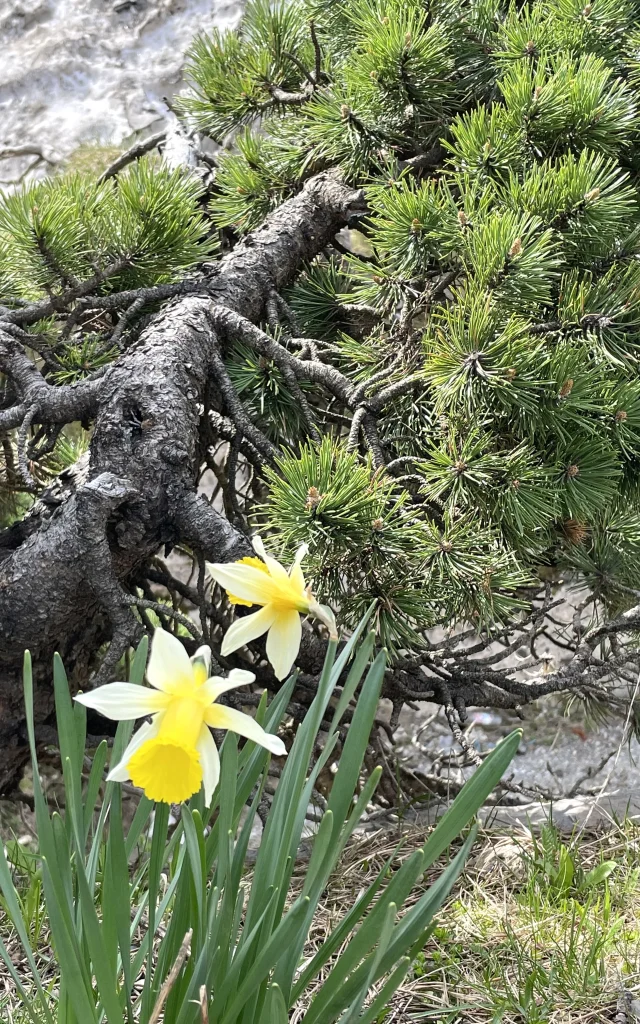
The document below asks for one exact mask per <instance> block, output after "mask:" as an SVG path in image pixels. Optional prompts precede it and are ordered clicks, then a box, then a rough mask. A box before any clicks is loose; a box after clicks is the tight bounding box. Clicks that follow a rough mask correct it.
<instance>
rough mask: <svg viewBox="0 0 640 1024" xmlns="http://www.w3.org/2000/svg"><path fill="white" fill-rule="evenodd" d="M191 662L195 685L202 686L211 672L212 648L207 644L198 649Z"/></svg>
mask: <svg viewBox="0 0 640 1024" xmlns="http://www.w3.org/2000/svg"><path fill="white" fill-rule="evenodd" d="M189 660H190V661H191V672H192V676H193V684H194V686H202V685H203V683H206V681H207V679H208V678H209V674H210V672H211V648H210V647H209V646H207V645H206V644H205V645H204V646H203V647H198V650H197V651H196V653H195V654H194V655H192V657H191V658H190V659H189Z"/></svg>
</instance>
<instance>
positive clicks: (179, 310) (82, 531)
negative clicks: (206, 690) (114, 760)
mask: <svg viewBox="0 0 640 1024" xmlns="http://www.w3.org/2000/svg"><path fill="white" fill-rule="evenodd" d="M358 202H359V193H354V192H353V190H351V189H349V188H347V187H346V186H345V185H344V184H343V183H342V182H341V181H340V179H339V178H338V177H336V176H333V175H330V174H329V175H320V176H318V177H316V178H314V179H312V180H311V181H309V182H308V183H307V184H306V185H305V187H304V189H303V191H302V192H301V193H300V194H299V195H298V196H296V197H295V198H293V199H291V200H289V201H288V202H286V203H284V204H283V205H282V206H281V207H280V208H279V209H278V210H277V211H276V212H275V213H274V214H272V215H271V216H270V217H269V218H268V219H267V220H266V222H265V223H264V225H263V226H262V227H261V228H259V229H258V230H257V231H255V232H254V233H253V234H252V235H250V236H248V237H246V238H245V239H244V240H243V242H241V243H240V244H239V245H238V246H237V247H236V248H235V249H234V250H233V251H232V252H231V253H230V254H229V255H227V256H226V257H225V258H224V259H222V260H221V261H220V263H218V264H217V265H215V266H214V267H213V269H212V273H211V276H210V277H208V278H207V279H204V280H203V281H202V282H200V283H198V284H196V283H194V294H191V295H187V296H185V297H183V298H179V299H174V300H173V301H171V302H170V304H169V305H167V306H166V307H165V308H164V309H163V310H162V311H161V312H160V313H159V314H158V315H157V316H156V317H154V319H153V321H152V323H151V324H150V325H149V327H148V328H147V329H146V330H145V331H144V332H143V334H142V336H141V337H140V339H139V341H138V342H137V343H136V344H135V345H133V346H132V347H131V348H130V349H128V350H127V351H126V352H124V353H123V354H122V355H121V356H120V357H119V358H118V359H117V360H116V361H115V362H114V363H113V364H112V365H111V366H109V368H108V369H107V370H106V372H105V373H104V374H103V375H102V376H100V377H98V378H94V379H92V380H90V381H86V382H81V383H80V384H79V385H77V386H75V387H67V388H53V387H50V386H49V385H47V384H46V382H45V381H44V380H43V378H42V377H40V375H39V373H37V371H35V370H33V364H31V363H30V360H28V359H27V357H26V356H25V355H24V353H23V351H22V347H21V345H20V343H19V341H18V340H16V336H15V334H12V333H9V331H8V330H7V331H3V330H2V324H1V323H0V368H2V369H4V370H5V372H6V373H7V374H8V375H9V377H10V379H11V380H12V382H13V384H14V387H15V388H16V390H17V392H18V397H19V399H20V402H21V406H20V409H21V413H22V415H23V416H26V417H27V421H28V422H29V423H38V422H45V423H56V422H57V423H65V422H71V421H72V420H75V419H83V420H85V421H86V420H92V421H93V423H94V429H93V436H92V440H91V446H90V451H89V453H88V458H87V457H85V458H83V460H82V461H81V463H79V464H78V465H77V466H76V467H74V470H73V471H72V472H67V473H65V474H63V476H62V477H61V478H59V479H58V480H57V481H56V486H55V487H52V488H50V489H49V491H48V492H46V493H45V494H44V495H43V497H42V498H41V499H40V500H39V501H38V503H37V504H36V505H35V506H34V508H33V509H32V511H31V512H30V514H29V515H28V516H27V518H26V519H25V520H24V521H23V522H22V523H19V524H17V525H16V526H14V527H11V528H10V529H9V530H7V531H5V532H4V534H3V535H0V791H2V790H5V791H6V790H7V789H9V788H10V787H11V785H12V784H13V782H14V781H15V778H16V773H17V772H18V770H19V768H20V766H21V764H22V763H23V762H24V760H25V756H26V735H25V729H24V716H23V704H22V683H21V666H22V656H23V651H24V650H25V649H26V648H28V649H30V650H31V652H32V655H33V660H34V665H35V670H36V675H35V683H36V691H35V692H36V702H37V704H36V717H37V721H38V723H40V724H43V723H46V721H47V719H48V718H49V716H50V715H51V712H52V690H51V657H52V654H53V652H54V650H58V651H59V652H60V653H61V655H62V657H63V659H64V660H65V663H66V664H67V666H68V668H69V670H70V672H71V679H72V682H73V684H74V685H76V686H77V685H79V684H80V683H81V682H82V681H84V680H86V677H87V672H88V670H89V666H90V665H91V664H92V660H93V658H94V656H95V653H96V651H97V649H98V648H99V646H100V645H101V644H103V643H104V642H105V641H107V640H110V641H111V643H110V647H109V649H108V653H107V655H106V657H105V659H104V661H103V663H102V666H101V668H100V677H101V678H106V677H108V675H109V673H110V672H111V670H112V669H113V667H114V666H115V664H116V663H117V661H118V659H119V658H120V657H121V656H122V654H123V652H124V651H125V650H126V649H127V648H128V646H129V645H130V644H131V643H132V642H135V640H136V638H137V637H138V635H139V631H140V626H139V623H138V621H137V619H136V618H135V616H134V615H133V612H132V610H131V601H130V595H128V594H127V593H126V592H125V590H124V588H123V587H122V582H123V581H125V580H127V579H128V578H130V577H131V576H132V574H133V573H135V571H136V569H137V568H138V567H139V566H140V565H141V564H143V563H144V562H145V561H147V560H148V559H149V558H150V557H151V556H153V555H154V554H155V553H156V552H157V551H158V549H159V548H160V547H161V546H162V545H173V544H176V543H178V542H184V543H187V544H189V545H190V546H191V547H193V548H194V549H196V550H198V551H199V552H200V553H201V554H202V556H203V557H205V558H207V559H209V560H215V561H225V560H229V559H232V558H236V557H241V556H242V555H243V554H244V553H246V552H247V551H248V550H249V545H248V541H247V538H246V537H245V536H244V534H242V533H241V532H239V531H238V530H237V529H235V528H234V526H232V525H231V523H230V522H229V521H228V520H227V519H225V518H224V517H223V516H221V515H220V514H218V513H217V512H216V511H215V510H213V509H212V508H211V506H210V505H209V503H208V502H207V501H206V500H205V499H204V498H202V497H199V496H198V495H197V493H196V490H195V485H196V479H197V475H198V469H199V465H200V461H201V460H200V457H199V455H200V444H201V441H200V437H201V422H200V418H201V415H202V410H203V407H205V405H206V402H205V394H206V390H207V385H208V381H209V380H210V379H211V377H212V375H215V373H216V368H218V369H219V367H220V346H221V344H222V336H221V335H220V333H219V331H218V330H217V327H218V325H219V324H220V323H221V322H223V321H221V319H220V316H219V315H217V314H219V313H220V312H221V308H224V309H226V310H228V311H234V312H235V313H237V314H241V316H242V317H243V318H245V320H249V321H252V322H254V323H255V322H257V321H258V320H259V319H260V317H261V316H262V314H263V311H264V307H265V303H266V302H267V300H268V299H269V297H270V296H271V295H272V293H274V292H277V291H279V290H280V289H281V288H282V287H283V286H284V285H286V284H287V283H288V281H290V280H291V279H292V277H293V276H294V275H295V273H296V272H298V271H299V270H300V267H301V265H302V264H303V263H304V262H305V261H307V260H309V259H311V258H312V257H313V256H315V255H316V254H317V253H318V252H319V251H320V250H321V249H322V248H323V247H324V246H325V245H326V244H327V243H328V242H329V241H330V240H331V239H332V237H333V236H334V234H335V232H336V231H337V230H338V229H339V227H340V226H341V224H343V223H344V222H345V220H346V219H347V217H348V215H349V211H350V208H351V207H352V204H354V203H358ZM196 289H197V292H196ZM10 413H11V410H9V414H10ZM2 416H3V414H2V413H0V429H1V428H2V426H5V427H7V426H13V425H15V423H12V422H9V421H8V420H7V417H6V415H5V419H4V422H3V421H2ZM249 429H250V425H249Z"/></svg>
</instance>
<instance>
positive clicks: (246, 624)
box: [207, 537, 337, 679]
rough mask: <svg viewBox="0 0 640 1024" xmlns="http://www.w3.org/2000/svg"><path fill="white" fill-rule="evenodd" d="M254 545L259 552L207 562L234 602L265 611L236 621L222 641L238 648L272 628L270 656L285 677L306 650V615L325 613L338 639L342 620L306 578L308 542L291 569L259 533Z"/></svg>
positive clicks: (228, 648)
mask: <svg viewBox="0 0 640 1024" xmlns="http://www.w3.org/2000/svg"><path fill="white" fill-rule="evenodd" d="M253 547H254V550H255V552H256V554H257V555H258V556H259V557H258V558H242V559H241V560H240V561H239V562H223V563H220V562H217V563H214V564H211V563H207V568H208V570H209V572H210V573H211V575H212V576H213V578H214V580H215V581H216V583H219V584H220V586H222V587H224V589H225V590H226V592H227V596H228V597H229V600H230V601H231V603H232V604H243V605H261V608H260V610H259V611H257V612H253V614H252V615H245V616H243V617H242V618H239V619H236V621H235V622H234V623H232V625H231V626H230V627H229V629H228V630H227V632H226V634H225V637H224V640H223V641H222V648H221V653H222V654H223V655H225V654H232V653H233V651H237V650H238V648H239V647H244V645H245V644H248V643H250V642H251V641H252V640H255V639H257V637H259V636H262V634H263V633H266V634H267V658H268V659H269V661H270V663H271V665H272V666H273V671H274V672H275V675H276V678H277V679H284V678H285V677H286V676H287V675H288V674H289V672H290V671H291V668H292V666H293V663H294V661H295V660H296V658H297V656H298V651H299V650H300V642H301V640H302V622H301V620H300V615H313V616H314V617H315V618H317V619H320V621H321V622H324V624H325V625H326V626H327V627H328V629H329V633H330V635H331V638H332V639H336V638H337V634H336V623H335V619H334V617H333V612H332V611H331V609H330V608H327V607H326V605H321V604H318V602H317V601H316V600H315V598H314V596H313V594H312V593H311V590H310V589H309V587H307V586H306V584H305V581H304V576H303V574H302V569H301V567H300V563H301V561H302V559H303V558H304V556H305V555H306V553H307V546H306V544H303V545H302V547H300V548H299V549H298V553H297V555H296V557H295V561H294V563H293V565H292V566H291V569H290V571H289V572H287V570H286V569H285V567H284V566H283V565H281V564H280V562H278V561H277V560H276V559H275V558H272V557H271V555H268V554H267V552H266V551H265V549H264V544H263V543H262V541H261V539H260V537H254V539H253Z"/></svg>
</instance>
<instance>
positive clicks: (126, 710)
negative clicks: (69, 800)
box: [75, 629, 287, 804]
mask: <svg viewBox="0 0 640 1024" xmlns="http://www.w3.org/2000/svg"><path fill="white" fill-rule="evenodd" d="M210 665H211V651H210V649H209V648H208V647H200V648H199V649H198V650H197V651H196V653H195V654H194V656H193V657H192V658H189V655H188V654H187V652H186V651H185V649H184V647H183V646H182V644H181V643H180V641H179V640H178V639H177V637H175V636H173V635H172V634H171V633H167V632H166V631H165V630H163V629H156V631H155V633H154V635H153V640H152V643H151V655H150V658H149V664H148V666H147V680H148V682H149V683H150V684H151V687H152V689H149V688H148V687H146V686H136V685H134V684H133V683H109V684H108V685H107V686H99V687H98V688H97V689H96V690H92V691H91V692H90V693H82V694H78V695H77V697H76V698H75V699H76V700H77V701H79V702H80V703H81V704H85V705H86V707H88V708H94V709H95V710H96V711H99V712H100V714H101V715H105V717H106V718H112V719H114V720H115V721H126V720H128V719H134V718H142V717H144V716H147V715H150V716H151V721H150V722H145V723H144V724H143V725H142V726H141V727H140V728H139V729H138V731H137V732H136V733H134V735H133V738H132V740H131V742H130V743H129V745H128V747H127V749H126V750H125V752H124V754H123V755H122V759H121V760H120V762H119V764H117V765H116V766H115V767H114V768H112V769H111V771H110V772H109V775H108V776H107V780H108V781H109V782H125V781H126V780H127V779H131V781H132V783H133V784H134V786H138V787H139V788H140V789H142V790H143V791H144V793H145V796H147V797H148V798H149V799H150V800H156V801H158V802H160V803H167V804H178V803H182V801H184V800H188V799H189V797H190V796H193V794H194V793H197V792H198V790H199V789H200V787H201V786H202V785H204V796H205V801H206V803H207V804H210V803H211V797H212V796H213V791H214V789H215V788H216V786H217V784H218V778H219V776H220V759H219V756H218V750H217V748H216V745H215V742H214V739H213V736H212V734H211V731H210V730H211V728H214V729H230V730H231V731H232V732H237V733H238V734H239V735H240V736H245V737H246V738H247V739H250V740H253V742H254V743H259V744H260V745H261V746H263V747H266V749H267V750H269V751H271V753H272V754H275V755H276V757H282V756H283V755H284V754H286V752H287V751H286V747H285V745H284V743H283V742H282V740H281V739H280V738H279V737H278V736H274V735H272V734H271V733H268V732H265V730H264V729H263V728H262V726H260V725H258V723H257V722H256V721H255V719H253V718H251V716H250V715H245V714H243V713H242V712H241V711H237V710H235V709H234V708H228V707H225V706H224V705H222V704H216V701H217V699H218V697H220V695H221V694H223V693H225V692H226V691H227V690H232V689H235V687H237V686H246V685H247V684H248V683H252V682H253V681H254V679H255V676H254V674H253V672H245V671H243V670H242V669H232V671H231V672H230V673H229V676H228V678H226V679H224V678H223V677H222V676H210V675H209V669H210Z"/></svg>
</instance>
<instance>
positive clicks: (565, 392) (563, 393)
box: [558, 377, 573, 398]
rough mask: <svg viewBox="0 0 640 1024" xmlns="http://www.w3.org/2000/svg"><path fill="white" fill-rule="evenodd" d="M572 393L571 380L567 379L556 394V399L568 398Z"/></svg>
mask: <svg viewBox="0 0 640 1024" xmlns="http://www.w3.org/2000/svg"><path fill="white" fill-rule="evenodd" d="M572 391H573V379H572V378H571V377H569V378H568V379H567V380H565V382H564V384H563V385H562V387H561V388H560V390H559V392H558V398H568V397H569V395H570V394H571V392H572Z"/></svg>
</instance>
